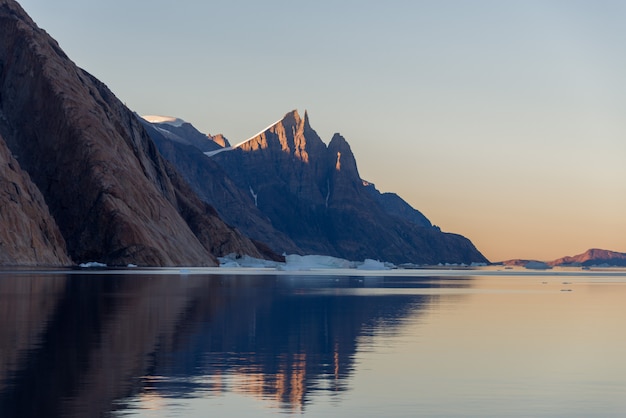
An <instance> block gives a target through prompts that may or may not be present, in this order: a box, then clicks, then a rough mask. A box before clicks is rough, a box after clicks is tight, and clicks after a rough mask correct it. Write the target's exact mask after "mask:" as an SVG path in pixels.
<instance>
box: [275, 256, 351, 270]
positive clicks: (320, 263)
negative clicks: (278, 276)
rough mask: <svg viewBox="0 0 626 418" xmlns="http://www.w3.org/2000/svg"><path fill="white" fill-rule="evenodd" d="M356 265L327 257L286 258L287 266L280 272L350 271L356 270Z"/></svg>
mask: <svg viewBox="0 0 626 418" xmlns="http://www.w3.org/2000/svg"><path fill="white" fill-rule="evenodd" d="M355 267H356V263H354V262H352V261H348V260H344V259H343V258H337V257H331V256H327V255H297V254H291V255H288V256H285V264H284V265H282V266H279V269H280V270H296V271H297V270H323V269H350V268H355Z"/></svg>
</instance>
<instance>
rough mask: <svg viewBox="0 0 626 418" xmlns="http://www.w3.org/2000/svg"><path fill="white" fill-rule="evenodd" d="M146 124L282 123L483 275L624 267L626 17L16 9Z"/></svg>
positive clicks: (236, 135)
mask: <svg viewBox="0 0 626 418" xmlns="http://www.w3.org/2000/svg"><path fill="white" fill-rule="evenodd" d="M19 3H20V4H21V5H22V7H23V8H24V9H25V10H26V11H27V12H28V13H29V14H30V15H31V17H32V18H33V19H34V20H35V22H37V24H38V25H39V26H40V27H42V28H44V29H45V30H46V31H47V32H48V33H49V34H51V35H52V37H53V38H55V39H56V40H57V41H58V42H59V44H60V46H61V48H62V49H64V51H65V52H66V53H67V54H68V55H69V56H70V57H71V58H72V59H73V61H74V62H76V64H78V65H79V66H80V67H82V68H84V69H85V70H87V71H89V72H90V73H92V74H93V75H95V76H96V77H98V78H99V79H100V80H101V81H103V82H104V83H105V84H107V85H108V86H109V88H110V89H111V90H112V91H113V92H114V93H115V94H116V95H117V96H118V98H120V99H121V100H122V101H123V102H124V103H126V105H127V106H128V107H129V108H131V109H132V110H134V111H136V112H137V113H139V114H158V115H170V116H176V117H180V118H182V119H184V120H186V121H188V122H190V123H192V124H193V125H194V126H196V127H197V128H198V129H200V130H201V131H202V132H205V133H211V134H216V133H223V134H224V135H225V136H226V137H227V138H229V140H230V141H231V143H237V142H239V141H241V140H243V139H246V138H248V137H249V136H251V135H253V134H255V133H257V132H258V131H259V130H260V129H262V128H264V127H265V126H267V125H268V124H269V123H272V122H274V121H275V120H277V119H279V118H280V117H281V116H282V115H284V114H285V113H287V112H289V111H291V110H292V109H298V110H299V111H300V113H301V114H302V113H304V111H305V110H307V111H308V113H309V117H310V122H311V125H312V127H313V128H314V129H315V130H316V131H317V133H318V134H319V135H320V137H321V138H322V139H323V140H324V141H325V142H326V143H328V142H329V141H330V139H331V137H332V135H333V133H335V132H339V133H341V134H342V135H343V136H344V137H345V138H346V139H347V141H348V142H349V143H350V146H351V148H352V151H353V153H354V154H355V157H356V159H357V162H358V167H359V172H360V174H361V177H362V178H363V179H365V180H367V181H369V182H372V183H375V184H376V186H377V188H378V189H379V190H380V191H382V192H395V193H398V194H399V195H400V196H402V197H403V198H404V199H405V200H406V201H407V202H409V203H410V204H411V205H412V206H414V207H415V208H416V209H418V210H420V211H421V212H423V213H424V214H425V215H426V216H427V217H428V218H429V219H430V220H431V221H432V222H433V223H434V224H436V225H438V226H440V227H441V228H442V230H444V231H448V232H455V233H459V234H462V235H465V236H466V237H468V238H469V239H471V240H472V242H473V243H474V244H475V245H476V246H477V248H478V249H479V250H480V251H482V252H483V254H484V255H485V256H486V257H487V258H488V259H490V260H491V261H499V260H505V259H511V258H525V259H540V260H552V259H555V258H559V257H561V256H565V255H574V254H578V253H581V252H584V251H585V250H587V249H589V248H602V249H610V250H615V251H621V252H626V53H625V47H626V25H624V23H623V22H624V21H626V2H623V1H619V0H616V1H607V0H594V1H591V0H588V1H580V0H561V1H558V0H524V1H506V0H474V1H465V0H456V1H452V0H429V1H425V0H424V1H421V0H411V1H398V0H390V1H386V2H381V1H369V0H360V1H352V0H343V1H341V0H333V1H327V0H317V1H307V2H305V1H298V0H296V1H294V0H291V1H287V0H266V1H262V2H261V1H252V0H247V1H243V0H229V1H225V0H223V1H195V0H194V1H191V0H177V1H176V2H174V1H164V0H150V1H148V0H108V1H106V2H103V1H100V0H55V1H50V0H21V1H19Z"/></svg>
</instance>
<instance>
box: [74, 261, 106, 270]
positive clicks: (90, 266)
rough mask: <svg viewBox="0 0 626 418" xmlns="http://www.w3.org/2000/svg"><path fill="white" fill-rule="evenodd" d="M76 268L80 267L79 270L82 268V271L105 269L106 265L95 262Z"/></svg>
mask: <svg viewBox="0 0 626 418" xmlns="http://www.w3.org/2000/svg"><path fill="white" fill-rule="evenodd" d="M78 266H79V267H81V268H84V269H93V268H105V267H107V265H106V264H103V263H98V262H97V261H90V262H88V263H81V264H79V265H78Z"/></svg>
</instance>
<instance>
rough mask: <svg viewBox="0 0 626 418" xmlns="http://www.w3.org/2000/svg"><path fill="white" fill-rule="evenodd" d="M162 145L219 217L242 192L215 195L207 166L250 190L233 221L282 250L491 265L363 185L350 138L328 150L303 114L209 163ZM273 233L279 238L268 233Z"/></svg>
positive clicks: (395, 199) (397, 201)
mask: <svg viewBox="0 0 626 418" xmlns="http://www.w3.org/2000/svg"><path fill="white" fill-rule="evenodd" d="M157 143H158V140H157ZM159 146H160V147H161V149H162V150H163V149H166V148H169V149H170V151H171V152H166V155H167V158H168V159H170V161H172V162H174V164H175V165H176V166H177V167H178V168H179V170H181V171H182V172H184V173H185V176H186V177H187V178H191V177H193V178H195V180H193V181H192V180H190V182H191V183H192V185H193V187H194V189H195V190H196V191H197V192H198V193H199V194H200V195H201V196H202V198H203V199H205V200H206V201H207V202H210V203H211V204H212V205H214V206H215V207H216V208H217V210H218V211H220V212H222V211H224V212H228V211H232V210H233V209H232V208H233V206H234V205H236V204H234V203H231V204H229V205H227V204H225V201H224V199H222V198H220V197H219V196H222V195H229V196H235V192H228V193H227V192H224V189H221V191H219V192H216V191H215V190H214V189H212V187H213V185H208V184H207V185H203V181H202V180H201V179H202V178H203V176H204V174H201V173H203V172H206V170H207V168H206V167H213V166H214V165H215V163H217V165H219V167H221V169H222V170H223V171H224V172H225V173H226V174H227V175H228V177H229V178H230V179H228V180H225V181H228V182H232V183H233V185H234V187H235V188H237V189H239V190H240V191H242V192H243V194H242V195H240V196H239V197H237V199H240V198H242V197H243V199H244V200H245V201H246V202H247V203H246V204H245V205H248V206H247V207H248V209H246V210H245V211H244V212H237V213H238V216H237V217H233V218H231V219H230V220H229V222H232V224H233V225H236V226H237V227H238V228H241V229H242V230H243V231H245V232H246V233H248V234H250V235H251V236H253V237H255V232H251V228H250V224H252V223H254V224H257V225H258V224H260V223H262V222H265V223H264V227H263V228H264V232H263V234H264V237H265V241H266V242H267V243H268V244H270V246H271V247H272V248H273V249H274V250H276V251H278V252H287V253H293V252H300V253H308V254H328V255H333V256H338V257H343V258H347V259H351V260H362V259H365V258H376V259H382V260H385V261H392V262H396V263H405V262H412V263H439V262H450V263H455V262H456V263H461V262H463V263H471V262H486V261H487V260H486V259H485V258H484V257H483V256H482V254H480V252H479V251H478V250H477V249H476V248H475V247H474V246H473V245H472V243H471V242H470V241H469V240H467V239H466V238H464V237H461V236H459V235H454V234H446V233H442V232H441V231H440V230H439V229H438V228H436V227H433V226H432V225H431V223H430V221H428V219H427V218H426V217H424V216H423V215H422V214H421V213H420V212H418V211H416V210H415V209H413V208H412V207H411V206H410V205H409V204H408V203H406V202H405V201H404V200H402V199H401V198H400V197H399V196H397V195H395V194H381V193H380V192H378V191H377V190H376V189H375V188H374V187H373V185H371V184H369V183H367V182H364V181H363V180H362V179H361V177H360V175H359V172H358V168H357V162H356V159H355V157H354V154H353V153H352V150H351V149H350V145H349V144H348V142H347V141H346V140H345V138H343V137H342V136H341V135H339V134H336V135H335V136H334V137H333V138H332V139H331V141H330V143H329V144H328V146H326V144H324V142H323V141H322V140H321V139H320V137H319V136H318V135H317V133H316V132H315V131H314V130H313V129H312V128H311V126H310V122H309V117H308V115H307V114H306V113H305V115H304V117H303V118H302V117H300V115H299V114H298V112H297V111H292V112H289V113H288V114H286V115H285V117H284V118H283V119H282V120H281V121H279V122H278V123H276V124H274V125H272V126H271V127H270V128H268V129H267V130H266V131H264V132H262V133H261V134H259V135H257V136H256V137H254V138H251V139H249V140H248V141H246V142H244V143H243V144H240V145H239V146H237V147H235V148H234V149H231V150H229V151H224V152H220V153H216V154H211V153H209V155H211V158H210V159H208V158H200V157H198V158H194V159H193V161H192V159H191V158H189V157H188V156H185V155H183V153H181V152H180V150H174V149H173V148H174V147H175V146H176V145H175V144H174V143H170V144H169V145H167V144H162V145H159ZM178 148H180V147H178ZM212 170H217V168H212ZM207 176H208V172H207ZM212 178H215V176H212ZM203 190H211V192H209V193H206V192H203ZM230 190H232V186H231V188H230ZM233 202H234V200H233ZM250 204H253V205H254V206H253V207H252V208H250ZM251 209H252V210H251ZM256 211H258V212H260V215H258V214H257V215H255V220H259V219H262V218H265V219H266V220H267V221H266V220H263V221H262V222H257V221H255V222H250V216H249V214H250V213H253V212H254V213H256ZM272 228H273V229H275V230H277V231H278V233H276V232H269V231H271V229H272ZM256 233H258V231H256ZM285 237H288V240H286V239H285ZM292 244H295V246H296V247H297V248H296V249H295V251H294V248H293V246H292Z"/></svg>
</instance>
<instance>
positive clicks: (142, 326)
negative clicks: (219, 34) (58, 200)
mask: <svg viewBox="0 0 626 418" xmlns="http://www.w3.org/2000/svg"><path fill="white" fill-rule="evenodd" d="M625 301H626V273H625V272H624V271H619V270H603V271H581V270H576V269H571V270H558V271H557V270H550V271H543V272H529V271H519V270H514V271H510V270H507V271H497V270H494V269H491V270H440V271H423V270H422V271H419V270H416V271H406V270H391V271H380V272H375V271H366V272H356V271H350V270H347V271H346V270H344V271H324V272H321V271H308V272H301V273H295V272H276V271H273V270H246V269H240V270H236V271H235V270H230V271H229V270H227V269H212V270H202V269H185V270H184V271H180V270H176V269H169V270H136V269H134V270H132V271H128V270H126V271H115V270H97V271H95V272H85V271H49V272H37V271H19V272H3V273H1V274H0V416H1V417H99V416H111V417H205V416H209V415H211V416H219V417H229V416H230V417H259V416H275V415H279V416H303V417H322V416H323V417H329V416H331V417H332V416H338V417H339V416H340V417H382V416H384V417H416V416H419V417H459V416H471V417H489V416H492V417H591V416H598V417H619V416H626V396H625V395H626V360H624V353H626V333H625V332H624V329H626V304H625V303H624V302H625Z"/></svg>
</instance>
